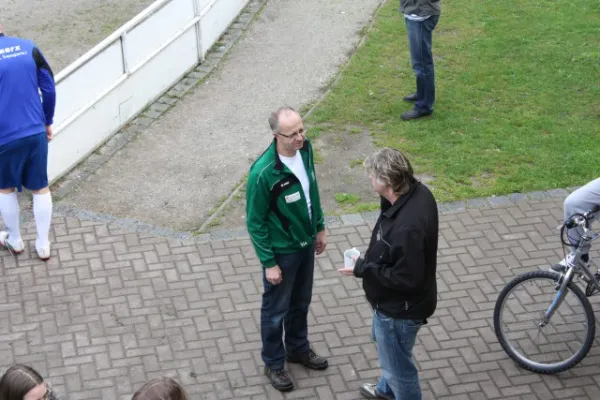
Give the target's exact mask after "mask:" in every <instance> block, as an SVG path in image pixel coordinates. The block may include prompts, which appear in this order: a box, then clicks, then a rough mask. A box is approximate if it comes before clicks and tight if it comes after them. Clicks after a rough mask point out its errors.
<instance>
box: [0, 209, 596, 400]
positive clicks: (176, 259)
mask: <svg viewBox="0 0 600 400" xmlns="http://www.w3.org/2000/svg"><path fill="white" fill-rule="evenodd" d="M561 213H562V212H561V199H551V200H541V201H528V202H521V203H517V204H516V205H502V206H498V207H497V208H493V209H492V208H490V209H477V208H473V209H467V210H463V211H450V212H445V213H443V216H442V218H441V241H440V250H439V274H438V278H439V280H438V281H439V289H440V293H439V300H440V301H439V306H438V310H437V312H436V314H435V317H434V318H431V319H430V324H429V325H428V326H427V327H425V328H424V329H423V330H422V331H421V333H420V336H419V340H418V344H417V346H416V349H415V352H416V359H417V361H418V366H419V370H420V373H421V378H422V385H423V390H424V397H425V398H426V399H450V398H452V399H488V398H489V399H492V398H502V399H551V398H557V399H566V398H569V399H598V398H600V374H599V372H600V346H598V341H596V342H595V346H594V347H593V348H592V350H591V352H590V354H589V355H588V357H587V358H586V359H585V360H584V362H583V363H582V365H580V366H579V367H577V368H574V369H573V370H571V371H569V372H566V373H563V374H561V375H560V376H541V375H537V374H533V373H529V372H527V371H523V370H520V369H518V368H517V367H516V366H515V365H514V363H513V362H512V361H510V360H509V359H507V356H506V355H505V354H504V353H503V352H502V351H501V349H500V347H499V345H498V343H497V341H496V338H495V336H494V334H493V331H492V310H493V307H494V302H495V300H496V297H497V294H498V291H499V290H500V288H501V287H502V285H503V284H504V283H505V282H506V281H507V280H508V279H509V278H511V277H512V276H513V275H514V274H516V273H519V272H522V271H526V270H533V269H535V268H537V267H538V266H540V265H547V264H549V263H550V262H553V261H555V260H556V259H557V258H558V257H559V255H560V254H561V253H560V248H559V246H558V245H557V243H558V242H557V235H556V234H555V231H554V230H553V228H554V227H555V226H556V224H557V222H558V220H559V219H560V217H561ZM27 227H28V234H27V235H26V236H25V239H27V240H28V245H29V246H32V245H33V242H32V240H33V239H34V233H33V230H32V228H33V226H32V225H31V224H28V225H27ZM53 234H54V236H55V238H56V240H55V245H54V250H53V252H54V257H53V258H52V260H51V261H50V262H49V263H48V264H43V263H41V262H39V261H38V260H36V259H35V258H34V257H33V255H32V253H31V251H30V250H29V251H28V252H27V253H26V254H23V255H21V256H19V257H18V261H17V260H15V259H14V258H12V257H11V256H9V255H8V254H7V253H5V252H2V253H0V254H1V256H0V276H1V277H2V278H1V281H0V359H1V360H2V361H1V365H2V368H5V367H6V366H8V365H10V364H12V363H14V362H23V363H28V364H31V365H33V366H34V367H35V368H38V369H39V370H40V371H42V372H43V373H44V374H45V375H47V376H48V377H49V378H50V380H51V382H52V383H53V385H54V386H55V387H56V388H57V390H58V391H59V392H62V393H64V394H66V397H67V398H68V399H70V400H77V399H90V400H91V399H128V398H130V396H131V393H132V392H133V391H134V390H135V389H137V388H138V387H140V386H141V385H142V383H143V382H145V381H146V380H148V379H151V378H153V377H155V376H157V375H170V376H174V377H176V378H177V379H178V380H180V381H181V382H183V384H184V385H185V387H186V388H187V389H188V391H189V392H190V393H191V394H192V396H191V398H192V399H231V398H235V399H252V400H259V399H281V398H287V399H339V400H342V399H344V400H350V399H358V398H360V395H359V394H358V391H357V389H358V387H359V385H360V383H361V382H364V381H372V380H374V379H375V378H376V377H377V376H378V361H377V355H376V351H375V347H374V345H373V344H372V343H371V340H370V335H369V334H370V323H371V314H370V311H369V308H368V306H367V305H366V301H365V300H364V297H363V292H362V290H361V288H360V286H359V281H358V280H355V279H353V278H344V277H341V276H339V275H338V273H337V272H336V268H337V266H338V265H339V264H340V263H341V260H342V257H341V252H342V250H343V249H345V248H347V247H349V246H358V247H359V248H361V249H363V250H364V247H365V244H366V240H367V238H368V237H369V234H370V228H369V226H368V225H367V224H361V225H356V226H337V227H336V226H332V227H331V231H330V236H329V246H328V251H327V253H326V255H325V256H322V257H319V259H318V266H317V272H316V280H315V288H314V296H313V304H312V308H311V312H310V327H311V334H310V337H311V339H312V342H313V345H314V347H315V348H316V349H317V351H318V352H320V353H322V354H324V355H327V356H329V360H330V367H329V369H328V370H327V371H325V372H312V371H311V372H307V371H306V370H304V369H303V368H301V367H297V366H292V367H291V373H292V376H293V378H294V380H295V381H296V383H297V386H298V389H297V390H296V391H294V392H292V393H290V394H288V395H286V396H285V397H284V396H282V395H281V394H279V393H278V392H276V391H274V390H273V389H272V388H271V387H270V386H269V385H268V384H267V382H266V379H265V378H264V377H263V376H262V374H261V361H260V354H259V348H260V341H259V340H260V337H259V324H258V321H259V304H260V293H261V285H260V267H259V265H258V263H257V261H256V258H255V256H254V252H253V251H252V249H251V247H250V245H249V242H248V240H237V241H213V242H209V243H196V242H194V241H183V242H182V241H176V240H170V239H165V238H162V237H150V236H144V235H139V234H137V233H127V232H123V231H120V230H118V229H116V228H112V227H110V226H107V225H105V224H102V223H97V222H91V221H85V220H79V219H76V218H72V217H64V216H57V217H56V218H55V221H54V227H53ZM593 300H594V301H593V303H594V306H595V307H596V308H597V307H598V304H597V303H598V301H597V300H596V299H595V298H594V299H593Z"/></svg>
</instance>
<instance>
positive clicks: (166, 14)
mask: <svg viewBox="0 0 600 400" xmlns="http://www.w3.org/2000/svg"><path fill="white" fill-rule="evenodd" d="M192 19H194V3H193V1H191V0H173V1H171V2H170V3H168V4H167V5H165V6H164V7H163V8H161V9H160V10H158V11H157V12H156V13H154V14H153V15H152V16H151V17H150V18H148V19H147V20H145V21H144V22H142V23H141V24H140V25H138V26H136V27H135V28H133V29H132V30H131V31H130V32H128V33H127V39H126V45H125V51H126V54H127V62H128V64H129V68H134V67H136V66H137V65H138V64H139V63H140V62H142V61H143V60H144V59H145V58H146V57H148V56H149V55H150V54H152V52H154V51H155V50H156V49H157V48H159V47H160V46H161V45H162V44H163V43H165V42H166V41H167V40H169V39H170V38H171V37H173V35H175V34H176V33H177V31H178V30H180V29H181V28H183V26H184V25H185V24H187V23H188V22H190V21H191V20H192Z"/></svg>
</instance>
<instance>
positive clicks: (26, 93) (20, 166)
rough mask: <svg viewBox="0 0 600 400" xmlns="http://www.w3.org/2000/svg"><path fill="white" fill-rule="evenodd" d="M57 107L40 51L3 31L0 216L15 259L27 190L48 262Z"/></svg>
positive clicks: (1, 236)
mask: <svg viewBox="0 0 600 400" xmlns="http://www.w3.org/2000/svg"><path fill="white" fill-rule="evenodd" d="M40 91H41V93H42V99H41V101H40V95H39V92H40ZM55 102H56V92H55V84H54V75H53V73H52V69H51V68H50V66H49V65H48V62H46V59H45V58H44V56H43V55H42V52H41V51H40V50H39V49H38V48H37V47H36V45H35V44H34V43H33V42H31V41H29V40H26V39H21V38H16V37H9V36H5V35H4V33H3V32H2V27H1V26H0V214H1V215H2V218H3V219H4V224H5V225H6V231H0V246H1V247H4V248H6V249H8V250H9V251H11V252H12V253H14V254H18V253H21V252H22V251H23V250H24V249H25V246H24V244H23V240H22V239H21V231H20V226H19V211H20V210H19V203H18V200H17V191H19V192H20V191H22V190H23V187H25V188H27V189H29V190H31V191H32V192H33V214H34V216H35V222H36V229H37V238H36V241H35V249H36V251H37V254H38V256H39V258H40V259H42V260H44V261H46V260H48V259H49V258H50V241H49V238H48V236H49V233H50V223H51V220H52V196H51V195H50V189H49V187H48V142H49V141H50V140H51V139H52V122H53V118H54V106H55Z"/></svg>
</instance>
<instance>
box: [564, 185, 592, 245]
mask: <svg viewBox="0 0 600 400" xmlns="http://www.w3.org/2000/svg"><path fill="white" fill-rule="evenodd" d="M597 205H600V178H598V179H594V180H593V181H590V182H588V183H586V184H585V185H583V186H582V187H580V188H579V189H577V190H575V191H574V192H573V193H571V194H570V195H569V196H567V198H566V199H565V204H564V208H563V211H564V220H565V221H566V220H568V219H569V218H570V217H571V216H572V215H573V214H583V213H585V212H587V211H589V210H591V209H592V208H594V207H595V206H597ZM582 234H583V232H582V231H581V229H580V228H575V229H571V230H570V231H569V242H570V243H571V244H572V245H573V246H576V245H577V244H578V243H579V240H580V239H581V235H582Z"/></svg>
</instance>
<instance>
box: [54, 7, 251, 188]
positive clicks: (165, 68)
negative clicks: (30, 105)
mask: <svg viewBox="0 0 600 400" xmlns="http://www.w3.org/2000/svg"><path fill="white" fill-rule="evenodd" d="M248 1H249V0H158V1H156V2H155V3H154V4H152V5H151V6H149V7H148V8H147V9H145V10H144V11H142V12H141V13H140V14H138V15H137V16H136V17H135V18H133V19H132V20H130V21H129V22H127V23H126V24H125V25H123V26H122V27H121V28H120V29H119V30H117V31H116V32H114V33H113V34H111V35H110V36H109V37H108V38H106V39H105V40H104V41H102V42H101V43H100V44H98V45H97V46H96V47H94V48H93V49H92V50H90V51H89V52H88V53H86V54H85V55H83V56H82V57H81V58H79V59H78V60H77V61H75V62H74V63H73V64H71V65H69V66H68V67H67V68H65V69H64V70H63V71H61V72H60V73H59V74H58V75H57V76H56V82H57V88H56V90H57V108H56V115H55V118H54V133H55V138H54V140H53V141H52V142H51V143H50V150H49V160H48V174H49V178H50V181H52V182H54V181H56V180H57V179H58V178H60V177H61V176H62V175H64V174H65V173H67V172H68V171H69V170H70V169H71V168H73V167H74V166H75V165H76V164H78V163H79V162H80V161H81V160H82V159H84V158H85V157H87V156H88V155H89V154H90V153H91V152H93V151H94V150H95V149H96V148H97V147H98V146H99V145H101V144H102V143H103V142H105V141H106V140H107V139H108V138H109V137H110V136H111V135H113V134H114V133H115V132H117V131H118V130H119V129H120V128H121V127H123V126H124V125H125V124H126V123H127V122H128V121H130V120H131V119H132V118H133V117H135V116H136V115H137V114H138V113H139V112H140V111H142V110H143V109H144V108H146V107H147V106H148V105H149V104H151V103H152V102H153V101H154V100H155V99H156V98H158V97H159V96H160V95H161V94H162V93H164V92H165V91H166V90H167V89H169V88H170V87H171V86H172V85H173V84H174V83H176V82H177V81H178V80H179V79H180V78H181V77H182V76H184V75H185V74H186V73H187V72H189V71H190V70H191V69H192V68H194V67H195V66H196V65H197V64H198V62H199V61H202V60H203V59H204V56H205V55H206V52H207V51H208V50H209V49H210V47H211V46H212V45H213V44H214V43H215V42H216V41H217V40H218V39H219V37H221V35H222V34H223V33H224V31H225V30H226V29H227V27H228V26H229V25H230V24H231V23H232V22H233V21H234V20H235V18H236V17H237V16H238V14H239V13H240V12H241V10H242V9H243V8H244V7H245V6H246V4H247V3H248Z"/></svg>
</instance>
